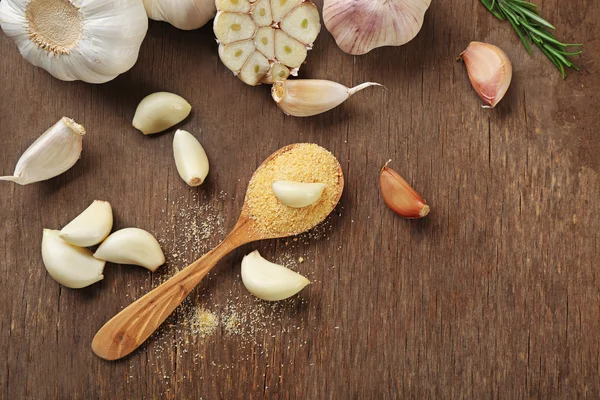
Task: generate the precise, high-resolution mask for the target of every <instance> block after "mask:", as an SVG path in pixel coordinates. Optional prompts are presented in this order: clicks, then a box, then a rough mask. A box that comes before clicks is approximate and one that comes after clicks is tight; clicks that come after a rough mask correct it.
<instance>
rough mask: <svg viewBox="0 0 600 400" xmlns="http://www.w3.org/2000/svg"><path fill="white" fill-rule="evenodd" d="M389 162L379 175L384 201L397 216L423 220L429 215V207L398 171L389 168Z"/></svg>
mask: <svg viewBox="0 0 600 400" xmlns="http://www.w3.org/2000/svg"><path fill="white" fill-rule="evenodd" d="M391 161H392V160H389V161H388V162H387V163H386V164H385V165H384V166H383V168H382V169H381V172H380V174H379V185H380V187H381V195H382V196H383V200H384V201H385V203H386V204H387V205H388V207H389V208H391V209H392V211H394V212H395V213H396V214H398V215H400V216H402V217H404V218H409V219H414V218H423V217H425V216H426V215H427V214H429V211H430V209H429V206H428V205H427V203H426V202H425V200H423V198H422V197H421V195H419V193H417V192H416V190H415V189H413V188H412V187H411V186H410V185H409V184H408V182H406V181H405V180H404V178H402V177H401V176H400V174H398V173H397V172H396V171H394V170H393V169H391V168H388V164H389V163H390V162H391Z"/></svg>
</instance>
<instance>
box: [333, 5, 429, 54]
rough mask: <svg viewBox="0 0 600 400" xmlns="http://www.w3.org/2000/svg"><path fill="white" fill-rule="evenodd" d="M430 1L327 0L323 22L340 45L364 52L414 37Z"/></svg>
mask: <svg viewBox="0 0 600 400" xmlns="http://www.w3.org/2000/svg"><path fill="white" fill-rule="evenodd" d="M430 4H431V0H325V3H324V5H323V22H324V23H325V27H326V28H327V30H328V31H329V32H330V33H331V34H332V35H333V37H334V39H335V41H336V43H337V45H338V46H339V48H340V49H342V50H343V51H344V52H346V53H348V54H353V55H360V54H365V53H368V52H369V51H371V50H373V49H374V48H376V47H381V46H400V45H403V44H405V43H408V42H409V41H411V40H412V39H413V38H414V37H415V36H417V33H419V31H420V30H421V27H422V26H423V18H424V16H425V12H426V11H427V9H428V8H429V5H430Z"/></svg>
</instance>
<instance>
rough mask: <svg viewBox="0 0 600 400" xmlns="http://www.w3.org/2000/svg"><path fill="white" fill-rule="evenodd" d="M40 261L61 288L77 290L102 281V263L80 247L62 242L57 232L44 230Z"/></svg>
mask: <svg viewBox="0 0 600 400" xmlns="http://www.w3.org/2000/svg"><path fill="white" fill-rule="evenodd" d="M42 259H43V261H44V266H45V267H46V270H47V271H48V273H49V274H50V276H51V277H52V278H53V279H54V280H55V281H57V282H58V283H60V284H61V285H63V286H66V287H69V288H72V289H79V288H82V287H86V286H89V285H91V284H93V283H96V282H98V281H101V280H102V279H104V275H102V271H103V270H104V264H105V263H104V261H101V260H98V259H96V258H94V257H93V256H92V252H91V251H89V250H88V249H85V248H82V247H76V246H71V245H70V244H68V243H66V242H64V241H63V240H62V239H61V238H60V237H59V236H58V231H55V230H51V229H44V234H43V238H42Z"/></svg>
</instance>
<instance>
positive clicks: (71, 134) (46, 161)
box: [0, 117, 85, 185]
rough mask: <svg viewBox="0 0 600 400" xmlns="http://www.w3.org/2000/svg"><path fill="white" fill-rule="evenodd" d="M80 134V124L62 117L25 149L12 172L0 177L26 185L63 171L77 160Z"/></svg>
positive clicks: (3, 179) (81, 130)
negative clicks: (10, 174)
mask: <svg viewBox="0 0 600 400" xmlns="http://www.w3.org/2000/svg"><path fill="white" fill-rule="evenodd" d="M83 135H85V128H84V127H83V126H81V125H79V124H78V123H76V122H75V121H73V120H72V119H70V118H67V117H63V118H61V120H60V121H58V122H57V123H56V124H54V125H53V126H52V127H50V128H49V129H48V130H47V131H46V132H44V133H43V134H42V135H41V136H40V137H39V138H37V140H36V141H35V142H33V144H32V145H31V146H29V148H27V150H25V152H24V153H23V155H22V156H21V158H20V159H19V161H18V162H17V166H16V167H15V172H14V174H13V176H0V180H1V181H12V182H15V183H18V184H19V185H27V184H29V183H34V182H39V181H45V180H47V179H50V178H54V177H55V176H58V175H60V174H62V173H63V172H65V171H67V170H68V169H69V168H71V167H72V166H73V165H75V163H76V162H77V160H79V157H80V155H81V149H82V141H83Z"/></svg>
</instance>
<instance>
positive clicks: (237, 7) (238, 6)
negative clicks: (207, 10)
mask: <svg viewBox="0 0 600 400" xmlns="http://www.w3.org/2000/svg"><path fill="white" fill-rule="evenodd" d="M215 6H216V7H217V8H218V9H219V10H221V11H230V12H234V13H248V12H250V7H251V6H250V2H249V1H248V0H216V1H215Z"/></svg>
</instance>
